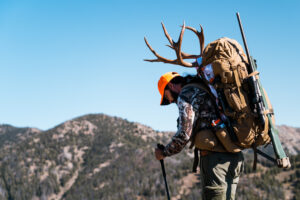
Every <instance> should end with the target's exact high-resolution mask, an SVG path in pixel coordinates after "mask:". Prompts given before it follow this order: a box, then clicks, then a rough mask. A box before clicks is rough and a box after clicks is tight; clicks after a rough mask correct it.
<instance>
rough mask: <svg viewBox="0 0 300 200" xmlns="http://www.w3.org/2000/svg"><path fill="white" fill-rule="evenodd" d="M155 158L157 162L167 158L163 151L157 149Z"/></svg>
mask: <svg viewBox="0 0 300 200" xmlns="http://www.w3.org/2000/svg"><path fill="white" fill-rule="evenodd" d="M155 157H156V159H157V160H162V159H164V158H165V156H164V155H163V151H162V150H161V149H159V148H155Z"/></svg>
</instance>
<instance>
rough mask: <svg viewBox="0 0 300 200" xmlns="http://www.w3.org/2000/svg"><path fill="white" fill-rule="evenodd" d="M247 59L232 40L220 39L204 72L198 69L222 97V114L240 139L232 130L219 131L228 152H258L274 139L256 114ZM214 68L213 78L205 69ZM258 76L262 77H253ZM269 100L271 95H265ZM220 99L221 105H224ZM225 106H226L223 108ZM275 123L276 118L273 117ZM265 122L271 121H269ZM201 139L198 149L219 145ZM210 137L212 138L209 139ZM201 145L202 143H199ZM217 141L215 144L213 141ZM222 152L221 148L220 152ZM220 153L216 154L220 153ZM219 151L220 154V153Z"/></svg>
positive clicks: (209, 49)
mask: <svg viewBox="0 0 300 200" xmlns="http://www.w3.org/2000/svg"><path fill="white" fill-rule="evenodd" d="M247 64H248V61H247V57H246V55H245V53H244V51H243V49H242V47H241V45H240V44H239V43H238V42H237V41H235V40H232V39H229V38H220V39H218V40H216V41H214V42H211V43H209V44H208V45H207V46H206V48H205V49H204V51H203V54H202V66H203V67H202V68H199V69H198V74H200V76H201V77H202V78H203V79H205V80H206V83H207V84H208V85H209V86H210V88H212V89H213V90H215V91H214V92H215V93H216V94H217V96H218V99H219V100H217V101H218V104H219V107H222V110H221V112H223V113H224V115H225V116H226V117H227V118H228V120H229V121H230V123H231V127H232V129H231V130H232V132H234V134H235V135H236V138H237V140H236V141H234V139H233V138H232V136H231V134H230V133H229V131H230V130H229V129H228V127H227V128H221V129H218V130H217V131H215V135H216V136H217V138H218V139H219V141H220V142H221V143H222V145H223V147H224V148H225V149H226V151H228V152H239V151H241V150H242V149H245V148H251V147H252V148H256V147H257V146H260V145H264V144H268V143H270V141H271V139H270V137H269V135H268V131H269V123H268V120H266V123H265V125H264V126H263V127H261V126H260V125H259V122H258V119H257V116H256V115H255V114H254V112H253V108H252V105H251V103H250V102H251V101H250V98H251V94H250V91H249V85H248V83H247V81H246V80H247V78H248V77H249V74H248V72H247V66H246V65H247ZM206 66H209V67H211V70H212V72H213V76H211V74H210V76H209V78H208V76H207V74H205V73H206V71H205V67H206ZM250 75H251V76H252V75H256V76H258V73H256V72H255V74H250ZM265 96H266V98H267V95H266V93H265ZM220 99H222V100H221V102H220ZM267 101H268V108H269V109H268V112H265V113H264V115H266V114H267V113H270V112H273V111H272V106H271V104H270V101H269V99H267ZM221 104H222V105H221ZM272 116H273V117H272V119H273V120H274V115H272ZM265 119H268V118H267V117H265ZM197 135H199V136H196V137H195V146H196V147H198V148H200V149H206V150H214V149H213V148H214V147H212V146H210V148H207V147H205V146H203V144H200V143H199V142H201V141H202V143H203V141H207V142H206V144H215V143H216V142H209V141H208V139H206V140H205V139H204V140H203V137H205V135H208V133H206V134H203V133H202V136H201V139H200V138H199V137H200V135H201V134H197ZM209 137H213V136H209ZM209 137H208V138H209ZM197 141H198V142H197ZM212 141H215V140H212ZM217 149H218V150H219V147H218V148H217ZM217 149H216V150H217ZM218 150H217V151H218Z"/></svg>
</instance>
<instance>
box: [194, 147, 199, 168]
mask: <svg viewBox="0 0 300 200" xmlns="http://www.w3.org/2000/svg"><path fill="white" fill-rule="evenodd" d="M199 152H200V149H198V148H195V149H194V163H193V172H194V173H196V172H197V167H198V164H199Z"/></svg>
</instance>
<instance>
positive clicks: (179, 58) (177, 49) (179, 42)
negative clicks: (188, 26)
mask: <svg viewBox="0 0 300 200" xmlns="http://www.w3.org/2000/svg"><path fill="white" fill-rule="evenodd" d="M184 31H185V22H183V26H182V28H181V32H180V35H179V39H178V41H177V42H176V46H177V45H178V47H177V48H175V51H176V55H177V58H178V60H179V62H180V63H181V64H182V65H183V66H185V67H193V64H192V63H189V62H185V61H184V60H183V57H182V52H181V45H182V39H183V34H184Z"/></svg>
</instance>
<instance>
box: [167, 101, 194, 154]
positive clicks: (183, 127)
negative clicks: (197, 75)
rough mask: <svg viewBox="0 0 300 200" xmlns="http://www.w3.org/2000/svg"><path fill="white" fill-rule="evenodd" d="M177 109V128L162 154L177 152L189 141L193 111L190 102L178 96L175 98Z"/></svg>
mask: <svg viewBox="0 0 300 200" xmlns="http://www.w3.org/2000/svg"><path fill="white" fill-rule="evenodd" d="M177 106H178V109H179V118H178V130H177V132H176V134H175V135H174V136H173V137H172V141H171V142H170V143H169V144H168V145H167V146H166V147H165V149H164V151H163V154H164V156H171V155H174V154H177V153H179V152H180V151H181V150H182V149H183V148H184V147H185V145H186V144H187V143H188V142H189V139H190V136H191V134H192V131H193V124H194V119H195V112H194V110H193V106H192V104H190V103H188V102H187V101H185V100H184V99H183V98H181V97H180V96H179V97H178V99H177Z"/></svg>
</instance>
